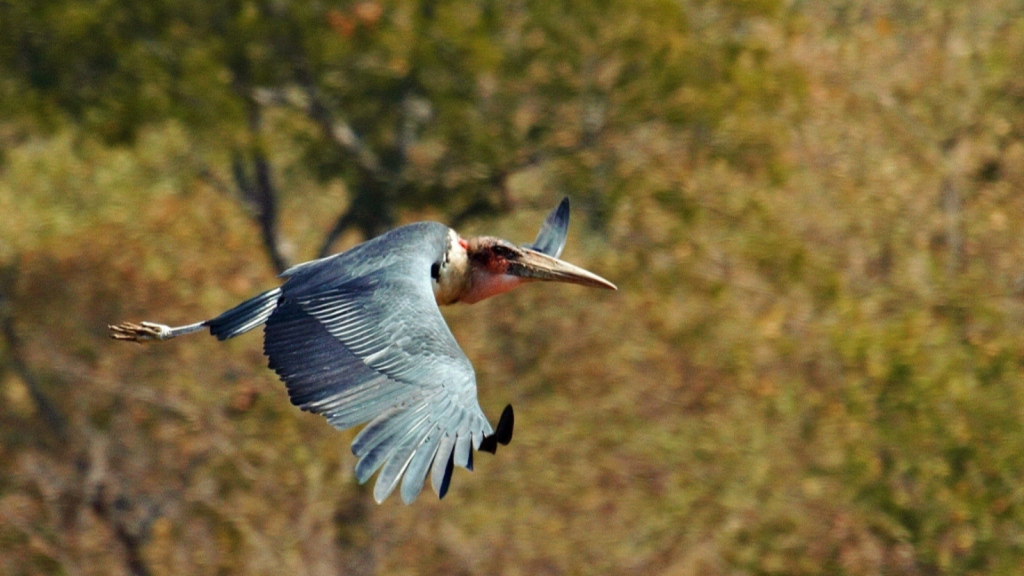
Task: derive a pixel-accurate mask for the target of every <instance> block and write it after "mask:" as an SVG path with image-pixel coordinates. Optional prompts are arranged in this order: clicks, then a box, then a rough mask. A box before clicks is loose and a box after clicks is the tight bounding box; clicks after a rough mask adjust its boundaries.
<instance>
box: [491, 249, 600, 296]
mask: <svg viewBox="0 0 1024 576" xmlns="http://www.w3.org/2000/svg"><path fill="white" fill-rule="evenodd" d="M508 273H509V274H512V275H515V276H519V277H520V278H530V279H532V280H545V281H549V282H568V283H570V284H579V285H581V286H590V287H592V288H604V289H606V290H618V288H617V287H616V286H615V284H612V283H611V282H609V281H607V280H605V279H604V278H601V277H600V276H598V275H597V274H594V273H592V272H588V271H586V270H584V269H583V268H580V267H579V266H574V265H572V264H569V263H568V262H566V261H564V260H559V259H558V258H554V257H551V256H548V255H547V254H542V253H540V252H537V251H536V250H530V249H529V248H523V249H522V252H521V253H520V254H519V257H518V258H516V259H515V260H513V261H511V262H509V267H508Z"/></svg>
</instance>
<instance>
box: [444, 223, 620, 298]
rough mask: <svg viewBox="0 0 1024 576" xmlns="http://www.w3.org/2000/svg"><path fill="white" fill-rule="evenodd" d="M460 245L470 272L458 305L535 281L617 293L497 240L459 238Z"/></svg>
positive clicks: (585, 275)
mask: <svg viewBox="0 0 1024 576" xmlns="http://www.w3.org/2000/svg"><path fill="white" fill-rule="evenodd" d="M459 242H460V243H461V244H462V247H463V248H464V249H465V251H466V262H467V265H468V272H469V273H468V274H467V275H466V281H467V285H466V286H465V290H464V291H463V292H462V293H461V294H460V297H459V298H458V301H459V302H465V303H467V304H473V303H475V302H479V301H481V300H483V299H485V298H489V297H491V296H495V295H497V294H502V293H504V292H508V291H509V290H511V289H513V288H515V287H516V286H519V285H521V284H525V283H527V282H537V281H548V282H568V283H570V284H580V285H582V286H591V287H594V288H605V289H608V290H617V288H616V287H615V285H614V284H612V283H611V282H609V281H607V280H605V279H604V278H601V277H600V276H598V275H596V274H592V273H590V272H587V271H586V270H584V269H583V268H580V267H578V266H574V265H572V264H569V263H568V262H565V261H563V260H559V259H558V258H555V257H553V256H548V255H547V254H544V253H541V252H537V251H536V250H532V249H530V248H524V247H521V246H516V245H514V244H512V243H510V242H507V241H505V240H502V239H500V238H494V237H492V236H476V237H473V238H469V239H468V240H463V239H462V238H459Z"/></svg>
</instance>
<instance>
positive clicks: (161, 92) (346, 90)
mask: <svg viewBox="0 0 1024 576" xmlns="http://www.w3.org/2000/svg"><path fill="white" fill-rule="evenodd" d="M779 6H780V4H779V2H777V1H774V0H767V1H763V2H744V3H740V4H736V5H733V4H731V3H727V2H725V3H719V2H712V3H705V2H696V3H692V4H683V5H680V4H678V3H676V2H671V1H667V0H643V1H641V2H632V1H623V0H609V1H604V2H598V3H584V4H580V3H551V2H531V1H520V2H493V1H484V2H481V1H478V0H448V1H439V0H391V1H385V0H366V1H361V2H327V3H305V2H276V1H273V0H262V1H223V2H205V3H202V4H201V5H196V4H195V3H192V2H184V1H181V0H158V1H155V2H146V3H135V2H100V3H91V2H81V1H78V0H57V1H54V2H45V3H31V2H29V3H23V2H0V73H2V76H3V80H2V81H0V115H2V118H3V119H4V120H6V121H7V122H9V123H10V122H22V123H24V122H29V123H31V124H32V125H37V126H38V125H42V126H51V127H55V126H59V125H60V124H61V123H62V121H63V119H65V118H67V119H70V120H71V121H73V122H76V123H79V124H81V125H83V127H84V128H85V129H86V130H87V132H89V133H95V134H96V135H99V136H101V137H102V138H104V139H105V140H106V141H108V142H126V141H130V140H132V139H133V138H134V136H135V135H136V134H137V133H138V130H139V128H140V127H141V126H144V125H146V124H151V123H154V122H159V121H161V120H163V119H167V118H175V119H179V120H180V121H182V122H184V123H185V124H186V125H187V126H188V127H189V130H190V131H191V132H193V133H194V134H195V135H196V138H197V139H198V141H201V142H207V143H211V144H212V145H213V146H217V147H220V148H222V149H226V150H229V151H230V152H229V156H230V158H231V160H230V162H231V166H232V169H231V171H230V173H231V174H232V176H233V180H234V184H235V186H234V188H235V189H236V190H237V192H238V194H239V196H240V197H241V198H242V199H243V200H244V201H245V203H246V204H247V205H248V206H249V207H250V208H251V212H252V214H253V216H254V218H255V220H256V222H258V224H259V225H260V229H261V231H262V237H263V242H264V244H265V246H266V248H267V251H268V254H269V255H270V258H271V260H272V263H273V265H274V267H275V268H277V269H278V270H281V269H283V268H284V267H285V266H286V264H287V262H286V258H285V256H284V255H283V254H282V252H281V249H280V240H279V238H278V236H279V231H278V226H277V224H278V211H279V198H278V197H279V192H278V190H277V187H276V185H275V184H276V180H277V179H276V177H275V174H274V170H273V169H272V166H271V163H270V161H269V160H268V152H269V150H268V146H269V144H268V130H276V131H283V132H285V133H287V137H288V138H289V139H290V140H292V141H294V142H295V143H297V144H299V145H300V146H301V150H302V155H301V156H302V160H301V162H300V165H301V167H302V169H304V170H308V171H310V172H311V173H313V174H315V175H316V177H318V178H319V179H320V180H321V181H330V180H334V179H340V180H341V181H343V182H344V183H345V188H346V189H347V191H348V205H347V207H346V208H345V209H344V210H343V211H342V212H341V213H340V214H339V215H338V216H337V218H336V219H335V220H334V222H333V224H332V225H331V226H330V227H329V230H328V231H327V232H326V234H325V236H324V238H323V240H322V242H321V243H320V246H319V250H318V254H319V255H321V256H322V255H326V254H327V253H328V252H330V250H331V249H332V247H333V245H334V243H335V241H336V240H337V239H338V238H339V237H340V236H341V235H342V234H343V233H344V232H346V231H347V230H349V229H351V228H354V229H356V230H358V231H360V232H361V233H362V235H363V236H364V237H369V236H373V235H376V234H378V233H380V232H382V231H384V230H386V229H388V228H390V227H392V226H394V225H395V223H396V222H397V219H398V217H399V215H400V214H401V212H402V211H403V210H407V209H417V210H422V209H423V208H425V207H433V208H436V209H440V210H442V211H443V212H445V213H447V214H448V216H449V221H450V222H451V223H453V224H454V225H458V224H459V223H461V222H462V221H464V220H465V219H466V218H469V217H472V216H477V215H483V214H488V213H494V212H499V211H504V210H507V209H509V208H510V207H511V206H512V204H513V203H514V199H513V197H512V196H511V195H510V194H509V190H508V186H509V181H510V178H511V177H512V176H514V175H515V174H517V173H519V172H521V171H522V170H523V169H525V168H528V167H530V166H535V165H538V164H544V163H546V162H548V161H552V160H558V159H563V160H564V161H563V162H562V163H561V164H558V166H560V167H561V169H560V170H558V171H557V173H559V174H562V175H563V176H564V177H565V178H567V180H564V181H563V184H564V185H568V186H572V187H573V188H575V189H577V190H578V194H580V195H582V196H584V197H586V198H587V199H588V201H587V203H586V204H585V205H586V206H587V207H588V214H589V215H590V216H591V220H592V222H594V223H601V222H603V221H606V220H607V218H608V217H609V215H610V214H611V208H612V207H613V206H614V205H615V203H616V202H617V201H618V200H619V199H621V197H622V195H623V192H624V190H625V189H626V188H627V187H628V184H627V183H628V181H629V180H630V178H629V177H628V176H629V175H626V176H627V177H626V178H625V179H623V178H621V177H620V176H621V175H618V174H615V173H613V172H614V171H613V170H612V167H613V166H614V165H615V164H616V163H617V161H616V156H621V155H622V154H628V153H630V151H629V150H628V148H629V147H631V144H630V143H629V140H630V138H631V135H632V134H635V133H636V131H637V130H638V129H639V130H643V129H648V130H649V129H651V128H652V127H653V128H657V127H658V126H663V125H665V123H668V124H669V125H675V126H677V127H680V128H683V129H685V130H686V131H688V132H691V133H692V134H693V135H694V137H693V138H692V141H693V143H694V146H693V151H692V153H693V154H700V153H701V152H700V151H701V150H704V151H712V152H713V153H717V154H721V155H724V156H725V157H728V158H730V159H731V160H733V161H736V162H739V163H745V164H747V165H749V166H750V167H752V168H754V169H761V168H763V167H766V166H767V167H769V169H771V170H775V171H777V170H778V163H777V162H778V161H777V159H775V158H774V155H773V154H771V153H770V150H767V149H766V147H770V146H771V144H769V142H771V140H770V139H769V138H766V137H765V135H766V134H767V133H768V132H767V131H766V130H765V128H766V127H765V126H763V125H761V124H759V123H757V122H755V121H754V119H755V118H757V117H759V112H761V111H763V110H765V109H767V108H770V107H773V106H776V105H778V102H779V99H780V98H781V94H782V93H783V91H784V89H785V88H786V87H787V84H786V82H784V81H782V80H780V78H784V77H785V73H783V72H784V71H782V70H780V69H778V68H777V67H775V66H773V64H772V63H771V62H768V60H767V59H766V58H765V54H766V48H767V47H766V46H764V38H763V35H759V34H757V33H756V32H755V33H753V34H752V33H751V31H752V30H751V26H755V28H756V25H753V24H752V21H751V18H758V17H770V16H771V15H772V14H776V13H778V12H779V10H780V8H779ZM755 21H756V20H755ZM780 73H781V74H780ZM772 78H774V79H772ZM741 102H742V103H743V104H742V105H739V103H741ZM269 113H278V114H279V115H280V116H281V117H283V120H282V121H279V122H276V123H274V125H273V126H272V127H271V126H268V119H267V117H268V114H269ZM723 123H724V124H726V125H732V126H737V127H739V126H743V130H744V131H745V132H746V133H747V134H748V135H749V136H748V137H743V138H730V139H716V138H715V137H713V136H712V135H713V134H714V132H715V131H716V130H717V128H718V127H719V126H720V125H722V124H723ZM585 151H586V153H583V152H585ZM766 152H769V153H767V154H766ZM199 162H200V165H199V166H198V167H197V168H196V169H197V170H198V173H199V174H200V175H201V176H203V177H205V178H207V179H209V180H210V181H211V182H212V183H214V184H216V185H217V186H219V187H220V188H221V189H222V190H224V191H227V190H229V188H230V187H229V186H227V185H225V184H224V183H223V180H222V179H220V178H218V177H217V175H216V171H215V170H212V169H209V168H207V167H206V166H205V165H203V162H205V160H202V161H199Z"/></svg>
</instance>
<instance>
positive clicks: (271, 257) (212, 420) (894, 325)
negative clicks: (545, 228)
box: [0, 0, 1024, 576]
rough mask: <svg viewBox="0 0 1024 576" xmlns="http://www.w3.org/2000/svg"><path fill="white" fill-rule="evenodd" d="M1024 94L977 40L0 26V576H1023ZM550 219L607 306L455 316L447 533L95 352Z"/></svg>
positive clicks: (908, 27)
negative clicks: (320, 265) (462, 405)
mask: <svg viewBox="0 0 1024 576" xmlns="http://www.w3.org/2000/svg"><path fill="white" fill-rule="evenodd" d="M1022 71H1024V11H1022V10H1021V8H1020V6H1019V3H1018V2H1013V1H1010V0H986V1H982V2H945V1H941V2H935V1H931V0H908V1H904V2H882V1H880V0H877V1H876V0H864V1H841V2H781V1H778V0H759V1H754V0H746V1H726V0H684V1H679V2H677V1H668V0H639V1H637V0H630V1H626V0H607V1H600V2H578V3H565V2H550V1H545V2H533V1H531V0H526V1H523V2H509V3H498V2H476V1H469V0H450V1H446V2H434V1H429V0H422V1H413V0H387V1H383V0H381V1H377V0H369V1H360V2H326V3H282V2H271V1H267V2H219V1H218V2H206V3H191V2H181V1H180V0H161V1H159V2H146V3H130V2H120V1H113V2H105V3H96V4H95V5H92V4H90V3H81V2H72V1H70V0H68V1H63V0H60V1H54V2H45V3H31V2H6V3H5V2H2V1H0V573H2V574H12V575H16V574H134V575H138V574H154V575H163V574H167V575H171V574H281V573H302V574H338V573H342V574H420V573H422V574H435V573H439V574H474V575H475V574H531V575H532V574H671V575H680V576H682V575H690V574H692V575H716V574H721V575H725V574H730V575H733V574H751V575H754V574H758V575H760V574H829V575H838V574H847V575H860V574H865V575H866V574H921V575H925V574H1016V573H1018V572H1019V570H1020V566H1022V565H1024V548H1022V546H1021V541H1022V539H1024V495H1022V494H1024V493H1022V491H1021V489H1020V486H1021V485H1022V484H1024V424H1022V423H1024V377H1022V376H1024V374H1022V369H1024V241H1022V231H1024V196H1022V195H1021V193H1020V191H1021V189H1022V187H1024V168H1022V166H1024V83H1022V81H1021V77H1022ZM564 194H568V195H569V196H570V197H571V199H572V201H573V208H574V212H573V224H572V226H571V228H570V234H569V243H568V246H567V248H566V253H565V256H566V258H567V259H568V260H570V261H573V262H576V263H579V264H581V265H583V266H585V267H586V268H588V269H591V270H594V271H595V272H597V273H599V274H601V275H602V276H604V277H606V278H608V279H610V280H612V281H613V282H615V283H617V284H618V285H619V289H620V290H619V292H616V293H611V292H603V291H586V290H585V289H582V288H578V287H574V286H558V285H542V286H536V285H535V286H527V287H524V288H520V289H518V290H516V291H513V292H511V293H509V294H507V295H503V296H500V297H497V298H494V299H491V300H487V301H485V302H482V303H480V304H476V305H473V306H456V307H452V308H450V309H446V310H445V311H444V313H445V316H446V318H447V319H448V320H449V323H450V325H451V326H452V330H453V332H454V333H455V335H456V338H457V339H458V340H459V342H460V344H461V345H462V347H463V348H464V350H465V351H466V353H467V355H468V356H469V357H470V359H471V360H472V361H473V364H474V366H475V367H476V371H477V379H478V382H479V385H480V401H481V405H482V407H483V408H484V411H485V412H486V413H487V414H489V415H490V416H491V417H492V419H496V418H497V415H498V414H499V413H500V411H501V408H502V407H503V406H504V405H505V404H507V403H511V404H513V405H514V406H515V408H516V416H517V421H516V434H515V438H514V440H513V441H512V443H511V445H510V446H508V447H507V448H503V449H501V450H499V451H498V454H497V455H496V456H495V457H491V456H489V455H483V454H480V455H478V457H477V459H476V470H475V471H474V472H473V473H467V472H465V471H462V470H459V471H457V472H456V474H455V477H454V480H453V482H452V488H451V492H450V493H449V494H448V495H447V496H446V497H445V499H444V500H441V501H437V500H436V499H435V498H434V497H433V495H431V494H428V493H426V492H425V493H424V494H422V495H421V496H420V498H419V499H418V500H417V501H416V502H415V503H414V504H413V505H411V506H404V505H403V504H402V503H401V502H400V500H399V499H397V498H392V499H391V500H389V501H388V502H386V503H385V504H384V505H381V506H378V505H376V504H374V503H373V499H372V497H371V495H370V494H369V491H368V490H366V489H365V488H364V487H360V486H358V485H357V484H356V482H355V479H354V475H353V473H352V468H353V466H354V463H355V458H354V457H353V456H352V455H351V452H350V449H349V444H350V442H351V440H352V437H353V435H354V432H351V431H350V432H345V433H340V432H337V431H334V430H333V429H331V428H330V426H328V425H327V424H326V422H324V421H323V420H322V419H321V418H319V417H316V416H313V415H310V414H306V413H303V412H300V411H299V410H297V409H295V408H294V407H292V406H291V405H290V404H289V402H288V398H287V395H286V392H285V390H284V388H283V385H282V384H281V383H280V382H279V381H278V380H277V378H276V377H275V375H274V374H273V372H272V371H270V370H268V369H267V368H266V360H265V358H264V357H263V356H262V353H261V350H262V346H261V339H260V336H259V334H255V333H253V334H248V335H245V336H243V337H240V338H237V339H234V340H231V341H228V342H225V343H218V342H217V341H216V340H214V339H212V338H209V337H207V336H203V335H196V336H191V337H188V338H182V339H179V340H175V341H173V342H169V343H164V344H160V345H152V346H136V345H129V344H124V343H119V342H114V341H111V340H109V339H107V337H106V325H107V324H109V323H113V322H118V321H122V320H155V321H160V322H167V323H170V324H179V323H186V322H192V321H197V320H201V319H205V318H209V317H211V316H213V315H215V314H217V313H219V312H221V311H223V310H225V309H227V308H229V307H230V306H232V305H234V304H235V303H237V302H239V301H240V300H242V299H244V298H246V297H248V296H251V295H254V294H256V293H258V292H259V291H260V290H263V289H266V288H269V287H272V286H274V285H276V283H277V282H278V281H277V279H275V273H276V272H277V271H278V269H279V268H280V267H281V265H282V264H284V263H288V262H299V261H302V260H306V259H311V258H314V257H316V256H317V255H318V254H320V253H321V252H322V251H324V250H325V249H327V251H336V250H340V249H343V248H345V247H348V246H351V245H353V244H354V243H356V242H358V241H360V240H362V239H364V238H365V236H366V235H367V234H371V233H375V232H377V231H380V230H382V229H384V228H387V227H390V226H394V225H398V224H401V223H405V222H411V221H415V220H422V219H435V220H440V221H443V222H447V223H450V224H453V225H457V226H458V228H459V230H460V231H461V232H462V233H463V234H466V235H468V234H474V233H487V234H492V235H496V236H501V237H505V238H509V239H510V240H513V241H519V242H527V241H529V240H531V239H532V238H533V236H534V234H535V233H536V230H537V226H538V225H539V223H540V221H541V220H542V218H543V216H544V214H545V212H546V211H547V210H548V209H550V208H551V207H552V206H554V205H555V203H556V202H557V201H558V200H559V199H560V198H561V197H562V195H564ZM332 233H333V235H332Z"/></svg>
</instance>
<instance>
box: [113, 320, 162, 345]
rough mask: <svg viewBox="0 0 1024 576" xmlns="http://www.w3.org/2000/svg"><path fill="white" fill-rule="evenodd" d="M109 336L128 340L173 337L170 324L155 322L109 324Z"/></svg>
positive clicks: (148, 340) (147, 340)
mask: <svg viewBox="0 0 1024 576" xmlns="http://www.w3.org/2000/svg"><path fill="white" fill-rule="evenodd" d="M107 328H108V329H109V330H110V337H111V338H113V339H114V340H128V341H130V342H150V341H153V340H169V339H171V338H174V334H173V333H172V332H171V327H170V326H165V325H163V324H157V323H156V322H143V323H141V324H136V323H134V322H122V323H120V324H117V325H109V326H107Z"/></svg>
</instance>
